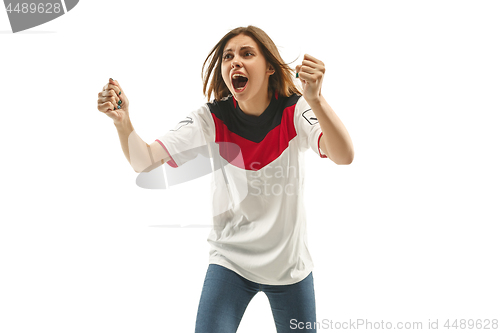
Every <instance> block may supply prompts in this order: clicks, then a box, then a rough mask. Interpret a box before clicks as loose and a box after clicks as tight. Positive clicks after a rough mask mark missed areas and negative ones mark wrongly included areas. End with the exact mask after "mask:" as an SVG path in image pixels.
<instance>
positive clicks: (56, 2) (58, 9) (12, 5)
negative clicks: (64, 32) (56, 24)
mask: <svg viewBox="0 0 500 333" xmlns="http://www.w3.org/2000/svg"><path fill="white" fill-rule="evenodd" d="M78 1H79V0H43V1H42V0H23V1H20V0H4V1H3V2H4V4H5V10H6V11H7V16H8V17H9V21H10V26H11V28H12V32H14V33H16V32H19V31H23V30H26V29H30V28H33V27H36V26H38V25H41V24H44V23H46V22H49V21H52V20H53V19H56V18H58V17H59V16H62V15H64V14H66V13H67V12H69V11H70V10H71V9H73V8H74V7H75V6H76V4H77V3H78Z"/></svg>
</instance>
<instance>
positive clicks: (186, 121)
mask: <svg viewBox="0 0 500 333" xmlns="http://www.w3.org/2000/svg"><path fill="white" fill-rule="evenodd" d="M192 123H193V118H191V117H186V119H185V120H182V121H179V123H178V124H177V126H176V127H175V129H173V130H171V131H178V130H179V129H180V128H181V127H182V126H186V125H187V124H192Z"/></svg>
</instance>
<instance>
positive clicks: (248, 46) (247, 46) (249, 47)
mask: <svg viewBox="0 0 500 333" xmlns="http://www.w3.org/2000/svg"><path fill="white" fill-rule="evenodd" d="M246 49H252V50H255V47H253V46H250V45H243V46H242V47H241V49H240V50H246ZM232 51H233V49H231V48H229V49H225V50H224V53H226V52H232Z"/></svg>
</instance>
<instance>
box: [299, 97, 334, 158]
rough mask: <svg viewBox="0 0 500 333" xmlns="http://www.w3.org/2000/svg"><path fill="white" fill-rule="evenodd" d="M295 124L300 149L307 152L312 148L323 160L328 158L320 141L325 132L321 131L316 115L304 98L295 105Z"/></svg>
mask: <svg viewBox="0 0 500 333" xmlns="http://www.w3.org/2000/svg"><path fill="white" fill-rule="evenodd" d="M294 122H295V128H296V130H297V136H298V138H299V146H300V149H301V150H307V149H309V148H311V149H312V150H313V151H314V152H315V153H316V154H318V155H319V156H320V157H321V158H327V156H326V155H325V154H323V153H322V152H321V150H320V148H319V139H320V138H321V136H322V135H323V132H322V131H321V127H320V126H319V122H318V119H317V118H316V115H315V114H314V112H313V111H312V109H311V107H310V106H309V104H307V102H306V100H305V99H304V97H300V98H299V100H298V101H297V104H296V105H295V113H294Z"/></svg>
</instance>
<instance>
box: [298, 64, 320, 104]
mask: <svg viewBox="0 0 500 333" xmlns="http://www.w3.org/2000/svg"><path fill="white" fill-rule="evenodd" d="M295 70H296V71H297V74H298V77H299V78H300V82H302V89H303V90H304V94H303V96H304V98H305V100H306V101H307V102H308V103H309V104H311V103H313V102H315V101H317V100H319V97H320V96H321V86H322V84H323V77H324V75H325V64H324V63H323V62H322V61H320V60H318V59H316V58H314V57H312V56H310V55H309V54H305V55H304V60H303V61H302V65H297V66H296V67H295Z"/></svg>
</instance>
